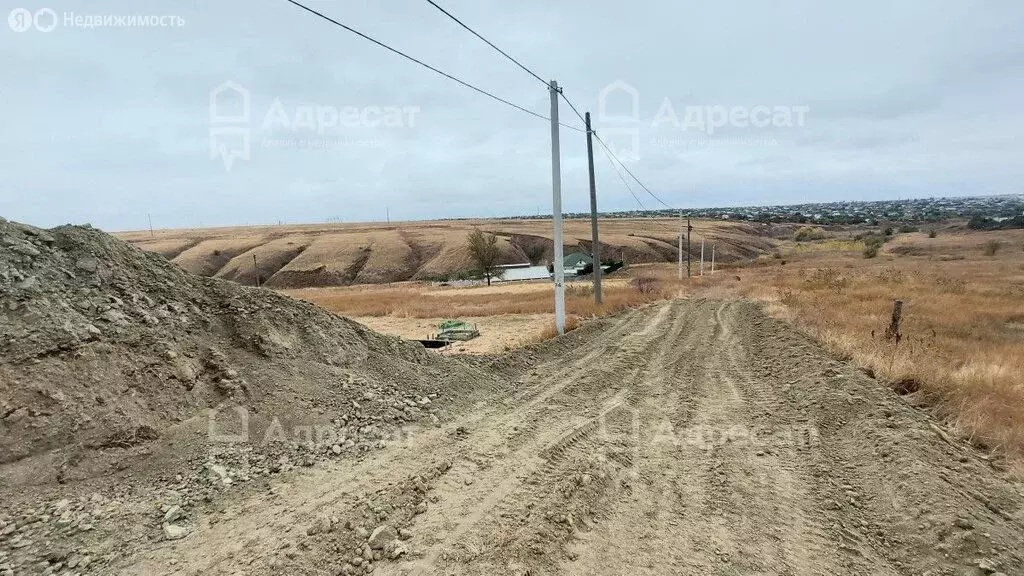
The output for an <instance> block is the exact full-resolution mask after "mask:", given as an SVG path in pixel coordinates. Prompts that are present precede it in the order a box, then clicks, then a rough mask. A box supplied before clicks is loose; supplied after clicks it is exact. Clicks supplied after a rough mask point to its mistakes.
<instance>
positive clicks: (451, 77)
mask: <svg viewBox="0 0 1024 576" xmlns="http://www.w3.org/2000/svg"><path fill="white" fill-rule="evenodd" d="M285 1H286V2H288V3H289V4H294V5H295V6H298V7H299V8H302V9H303V10H305V11H306V12H309V13H310V14H313V15H315V16H319V17H320V18H323V19H324V20H326V21H328V22H330V23H331V24H334V25H335V26H338V27H340V28H344V29H345V30H348V31H349V32H351V33H353V34H355V35H356V36H359V37H360V38H363V39H364V40H369V41H370V42H373V43H374V44H376V45H378V46H380V47H381V48H384V49H385V50H388V51H389V52H393V53H395V54H398V55H399V56H401V57H403V58H405V59H407V60H410V61H412V62H415V63H416V64H419V65H420V66H423V67H424V68H426V69H428V70H431V71H433V72H436V73H437V74H440V75H441V76H444V77H445V78H447V79H449V80H452V81H454V82H457V83H459V84H461V85H463V86H465V87H466V88H469V89H471V90H474V91H476V92H479V93H480V94H483V95H484V96H487V97H488V98H492V99H494V100H497V101H498V102H501V103H502V104H506V105H508V106H511V107H513V108H515V109H516V110H519V111H521V112H526V113H527V114H529V115H530V116H536V117H537V118H540V119H541V120H547V121H548V122H550V121H551V119H550V118H548V117H547V116H544V115H543V114H538V113H536V112H534V111H532V110H527V109H526V108H523V107H522V106H520V105H518V104H513V103H512V102H509V101H508V100H505V99H504V98H502V97H500V96H495V95H494V94H491V93H490V92H488V91H486V90H484V89H483V88H477V87H476V86H474V85H472V84H470V83H469V82H466V81H464V80H460V79H458V78H456V77H455V76H452V75H451V74H448V73H447V72H443V71H441V70H438V69H437V68H434V67H433V66H431V65H430V64H427V63H425V62H423V61H422V60H418V59H416V58H414V57H412V56H410V55H408V54H406V53H405V52H402V51H401V50H398V49H397V48H392V47H391V46H388V45H387V44H385V43H383V42H381V41H380V40H376V39H374V38H371V37H370V36H367V35H366V34H363V33H362V32H360V31H358V30H356V29H355V28H352V27H351V26H347V25H345V24H342V23H341V22H339V21H337V20H335V19H334V18H331V17H330V16H327V15H326V14H323V13H322V12H317V11H316V10H314V9H312V8H310V7H309V6H306V5H305V4H302V3H301V2H297V1H296V0H285ZM559 124H560V125H561V126H564V127H565V128H569V129H571V130H576V131H577V132H584V130H583V129H582V128H577V127H575V126H570V125H568V124H562V123H561V122H559Z"/></svg>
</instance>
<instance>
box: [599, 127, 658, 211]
mask: <svg viewBox="0 0 1024 576" xmlns="http://www.w3.org/2000/svg"><path fill="white" fill-rule="evenodd" d="M593 134H594V137H595V138H596V137H597V132H594V133H593ZM598 141H599V142H600V140H598ZM604 157H605V158H607V159H608V162H609V163H610V164H611V165H612V168H613V169H614V170H615V173H616V174H618V176H619V180H622V185H623V186H625V187H626V190H628V191H629V195H630V196H632V197H633V199H634V200H636V203H637V204H639V205H640V208H641V209H642V210H647V207H646V206H644V203H643V201H641V200H640V197H639V196H637V195H636V193H635V192H633V188H631V187H630V185H629V181H628V180H626V177H625V176H623V175H622V170H619V167H618V166H616V165H615V162H614V161H612V157H611V156H610V155H609V154H608V149H607V148H605V149H604Z"/></svg>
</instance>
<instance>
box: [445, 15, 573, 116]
mask: <svg viewBox="0 0 1024 576" xmlns="http://www.w3.org/2000/svg"><path fill="white" fill-rule="evenodd" d="M427 2H428V3H430V5H431V6H433V7H434V8H437V9H438V10H440V11H441V13H443V14H444V15H445V16H447V17H449V18H451V19H452V20H454V21H455V22H457V23H458V25H459V26H462V27H463V28H465V29H466V30H468V31H469V33H470V34H472V35H473V36H476V37H477V38H479V39H480V40H483V41H484V42H485V43H486V44H487V45H488V46H490V47H491V48H494V49H495V50H496V51H497V52H498V53H499V54H501V55H502V56H504V57H505V58H508V59H509V60H511V61H512V62H513V63H515V65H516V66H519V67H520V68H522V69H523V70H524V71H525V72H526V73H527V74H529V75H530V76H533V77H534V78H536V79H537V81H538V82H540V83H541V84H543V85H544V86H548V85H549V84H548V82H547V81H546V80H544V79H543V78H541V77H540V75H538V74H537V73H536V72H534V71H533V70H530V69H529V68H527V67H526V65H525V64H523V63H522V62H520V61H519V60H516V59H515V58H513V57H512V56H511V55H510V54H509V53H508V52H505V51H504V50H502V49H501V48H498V47H497V46H495V44H494V42H491V41H490V40H488V39H487V38H484V37H483V36H482V35H481V34H480V33H479V32H477V31H476V30H473V29H472V28H470V27H469V25H468V24H466V23H465V22H463V21H462V20H459V19H458V18H457V17H456V16H455V15H454V14H452V13H451V12H449V11H447V10H445V9H444V8H442V7H441V6H440V5H438V3H437V2H435V1H434V0H427ZM558 95H559V96H561V97H562V99H563V100H565V103H566V104H568V105H569V108H572V111H573V113H575V114H576V116H577V117H578V118H579V119H580V122H586V120H584V119H583V114H580V111H579V110H577V109H576V106H574V105H573V103H572V101H571V100H569V98H568V97H567V96H566V95H565V93H563V92H562V91H561V90H559V91H558ZM563 126H564V124H563Z"/></svg>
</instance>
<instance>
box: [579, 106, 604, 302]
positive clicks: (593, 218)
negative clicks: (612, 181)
mask: <svg viewBox="0 0 1024 576" xmlns="http://www.w3.org/2000/svg"><path fill="white" fill-rule="evenodd" d="M583 121H584V123H585V124H586V125H587V163H588V167H589V169H590V241H591V244H592V245H591V247H590V253H591V258H593V259H594V272H593V274H594V303H596V304H597V305H600V304H601V272H602V270H601V243H600V241H599V240H598V238H597V183H596V182H595V181H594V140H593V130H591V129H590V112H587V113H586V114H585V115H584V118H583Z"/></svg>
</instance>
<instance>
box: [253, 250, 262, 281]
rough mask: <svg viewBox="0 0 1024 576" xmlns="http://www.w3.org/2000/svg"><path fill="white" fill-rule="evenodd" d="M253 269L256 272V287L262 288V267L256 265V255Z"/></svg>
mask: <svg viewBox="0 0 1024 576" xmlns="http://www.w3.org/2000/svg"><path fill="white" fill-rule="evenodd" d="M252 269H253V271H254V272H256V287H257V288H259V287H260V267H259V266H257V265H256V255H255V254H253V255H252Z"/></svg>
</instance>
